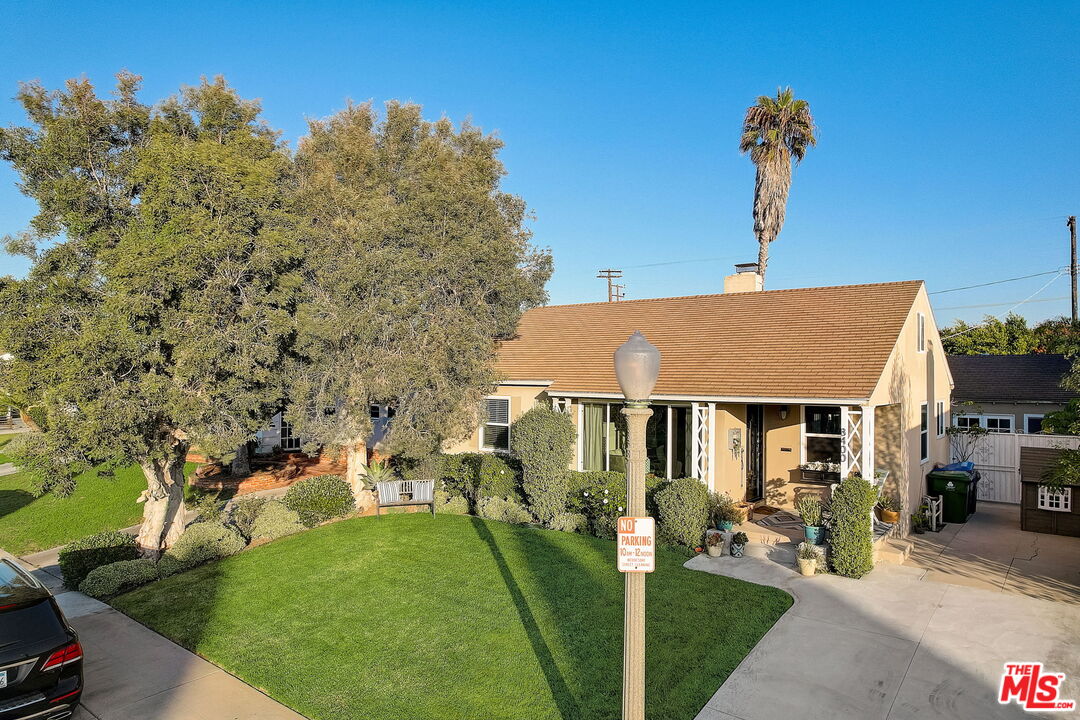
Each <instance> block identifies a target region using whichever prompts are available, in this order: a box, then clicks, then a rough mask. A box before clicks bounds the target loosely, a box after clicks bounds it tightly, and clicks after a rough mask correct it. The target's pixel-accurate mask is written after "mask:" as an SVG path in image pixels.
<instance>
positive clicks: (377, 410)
mask: <svg viewBox="0 0 1080 720" xmlns="http://www.w3.org/2000/svg"><path fill="white" fill-rule="evenodd" d="M368 414H369V415H370V416H371V419H372V420H378V419H379V416H380V415H382V407H381V406H379V405H372V406H370V407H369V408H368Z"/></svg>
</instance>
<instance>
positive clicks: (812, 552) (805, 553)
mask: <svg viewBox="0 0 1080 720" xmlns="http://www.w3.org/2000/svg"><path fill="white" fill-rule="evenodd" d="M795 557H796V559H797V560H798V562H799V572H800V573H801V574H802V575H805V576H807V577H811V576H812V575H815V574H816V573H817V568H818V562H819V561H820V562H821V564H822V565H824V564H825V552H824V550H822V549H821V548H820V547H818V546H817V545H815V544H814V543H812V542H810V541H809V540H804V541H803V542H801V543H799V547H798V548H797V549H796V551H795Z"/></svg>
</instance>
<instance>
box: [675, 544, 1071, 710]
mask: <svg viewBox="0 0 1080 720" xmlns="http://www.w3.org/2000/svg"><path fill="white" fill-rule="evenodd" d="M793 565H794V551H793V548H792V547H791V546H784V545H779V546H767V545H763V544H760V543H755V544H752V545H750V546H749V547H748V548H747V557H744V558H741V559H738V558H732V557H722V558H709V557H708V556H705V555H699V556H697V557H695V558H692V559H691V560H689V561H688V562H687V563H686V567H688V568H691V569H694V570H701V571H703V572H710V573H716V574H719V575H727V576H729V577H735V578H739V579H741V580H747V581H750V582H756V583H760V584H763V585H772V586H775V587H779V588H783V589H784V590H786V591H787V592H789V593H791V595H792V596H793V597H794V598H795V604H794V605H793V606H792V608H791V609H790V610H789V611H788V612H787V614H785V615H784V616H783V617H782V618H780V620H779V621H777V623H776V625H774V626H773V628H772V629H771V630H770V631H769V632H768V633H766V635H765V637H764V638H762V640H761V642H760V643H758V645H757V647H755V648H754V650H753V651H751V653H750V654H749V655H747V656H746V658H744V659H743V662H742V663H741V664H740V665H739V667H738V668H737V669H736V670H735V672H733V673H732V674H731V675H730V676H729V677H728V679H727V681H726V682H725V683H724V684H723V685H722V686H721V687H720V689H719V690H717V692H716V694H715V695H713V697H712V699H711V700H710V701H709V702H708V704H707V705H706V706H705V708H703V709H702V710H701V712H700V713H699V714H698V716H697V720H792V719H793V718H799V719H800V720H817V719H820V720H836V719H845V720H846V719H848V718H851V719H852V720H872V719H874V718H877V719H880V720H915V719H916V718H918V719H920V720H921V719H925V718H948V719H954V720H976V719H977V720H995V719H998V718H1022V717H1031V716H1030V715H1028V714H1027V713H1025V712H1024V711H1023V710H1021V709H1020V708H1019V707H1018V706H1017V705H1015V704H1014V705H1000V704H998V702H997V690H998V684H999V682H1000V677H1001V673H1002V670H1003V665H1004V663H1006V662H1013V661H1040V660H1041V661H1043V662H1044V663H1045V664H1046V666H1047V668H1046V669H1047V671H1048V672H1063V673H1065V674H1066V676H1067V677H1066V680H1065V683H1064V693H1063V695H1064V697H1063V699H1075V700H1078V701H1080V644H1078V643H1077V642H1076V638H1077V637H1080V607H1078V606H1077V605H1074V604H1070V603H1062V602H1050V601H1046V600H1038V599H1034V598H1029V597H1021V596H1017V595H1010V594H1005V593H1001V592H991V591H987V590H983V589H977V588H970V587H961V586H957V585H949V584H944V583H939V582H924V581H923V579H922V578H923V575H924V574H925V573H926V571H925V570H924V569H921V568H909V567H905V566H897V565H879V566H877V567H876V568H875V569H874V570H873V572H871V573H870V574H869V575H867V576H866V577H864V578H863V579H861V580H851V579H848V578H842V577H838V576H833V575H818V576H816V577H812V578H804V577H802V576H801V575H799V574H798V573H797V572H796V571H795V570H794V568H793ZM1052 716H1053V714H1050V715H1048V717H1052Z"/></svg>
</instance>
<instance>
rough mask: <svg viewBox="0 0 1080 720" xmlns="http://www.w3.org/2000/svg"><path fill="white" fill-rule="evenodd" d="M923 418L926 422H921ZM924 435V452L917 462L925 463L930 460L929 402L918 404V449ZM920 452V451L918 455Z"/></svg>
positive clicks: (920, 447)
mask: <svg viewBox="0 0 1080 720" xmlns="http://www.w3.org/2000/svg"><path fill="white" fill-rule="evenodd" d="M923 418H926V424H925V425H924V424H923ZM924 435H925V436H926V454H925V455H923V456H922V457H921V458H920V459H919V462H921V463H926V462H929V460H930V403H923V404H922V405H920V406H919V450H920V451H921V450H922V444H923V441H922V439H923V436H924ZM921 454H922V453H921V452H920V455H921Z"/></svg>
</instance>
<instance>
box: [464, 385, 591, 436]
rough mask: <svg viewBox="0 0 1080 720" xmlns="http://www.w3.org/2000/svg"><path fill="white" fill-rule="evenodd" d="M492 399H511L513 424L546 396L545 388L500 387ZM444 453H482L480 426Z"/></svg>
mask: <svg viewBox="0 0 1080 720" xmlns="http://www.w3.org/2000/svg"><path fill="white" fill-rule="evenodd" d="M489 395H491V396H492V397H508V398H510V422H511V423H513V422H514V421H515V420H517V419H518V418H519V417H521V416H522V414H524V413H525V412H526V411H527V410H528V409H529V408H531V407H532V406H533V405H535V404H536V402H537V400H538V399H540V398H541V396H545V397H546V395H545V392H544V386H539V385H530V386H523V385H500V386H498V387H497V388H495V390H494V392H491V393H489ZM571 417H573V418H574V420H575V422H576V421H577V413H571ZM443 452H447V453H461V452H480V428H479V426H478V427H477V428H476V429H475V430H473V432H472V434H471V435H469V437H467V438H465V439H463V440H458V441H453V442H449V443H446V444H445V445H443Z"/></svg>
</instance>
